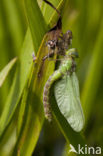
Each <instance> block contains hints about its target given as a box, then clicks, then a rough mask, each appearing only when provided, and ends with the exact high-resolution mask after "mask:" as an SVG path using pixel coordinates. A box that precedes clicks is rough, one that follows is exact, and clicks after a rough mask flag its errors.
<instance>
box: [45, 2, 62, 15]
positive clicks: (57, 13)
mask: <svg viewBox="0 0 103 156" xmlns="http://www.w3.org/2000/svg"><path fill="white" fill-rule="evenodd" d="M43 1H44V2H45V3H47V4H48V5H50V6H51V7H52V8H53V9H54V10H55V11H56V12H57V14H58V15H59V16H60V17H61V14H60V12H59V11H58V10H57V9H56V7H55V6H54V5H53V4H52V3H50V2H49V1H47V0H43Z"/></svg>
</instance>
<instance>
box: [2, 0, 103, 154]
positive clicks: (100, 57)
mask: <svg viewBox="0 0 103 156" xmlns="http://www.w3.org/2000/svg"><path fill="white" fill-rule="evenodd" d="M38 2H39V5H40V6H41V2H42V0H38ZM51 2H53V1H52V0H51ZM58 2H59V1H58ZM57 4H58V3H57ZM54 5H55V6H56V2H54ZM28 7H29V6H28ZM25 14H26V13H25V7H24V1H23V0H9V1H8V0H1V1H0V71H1V70H2V69H3V67H4V66H5V65H6V64H7V63H8V62H9V61H10V60H11V59H12V58H14V57H15V56H17V57H19V55H20V49H21V46H22V44H23V40H24V37H25V34H26V30H27V28H28V22H27V18H26V15H25ZM48 18H49V16H48ZM46 20H48V19H46ZM62 22H63V32H66V31H67V30H72V32H73V43H72V47H74V48H77V49H78V52H79V56H80V58H79V59H78V65H77V75H78V79H79V83H80V93H81V101H82V105H83V110H84V114H85V118H86V124H85V128H84V131H83V133H84V136H85V138H86V143H87V144H89V145H90V146H93V147H97V146H100V147H101V148H102V149H103V82H102V80H103V1H102V0H98V1H97V0H86V1H83V0H67V1H66V2H65V4H64V6H63V10H62ZM34 28H35V26H34ZM15 69H16V66H14V67H13V70H12V71H11V72H10V74H9V76H8V77H7V79H6V81H5V83H4V84H3V86H2V87H1V88H0V115H1V114H2V110H3V108H4V107H5V101H6V98H7V96H8V93H9V90H10V87H11V84H12V80H13V76H14V72H15ZM17 116H18V112H17V111H16V113H15V116H14V117H13V121H12V122H11V126H9V127H8V129H7V131H8V132H6V133H5V136H4V137H3V138H2V139H1V142H0V155H1V156H3V155H4V156H6V155H9V152H10V151H11V150H12V149H13V147H14V145H15V142H16V124H17V123H16V120H17ZM12 127H14V128H13V129H12ZM64 151H65V139H64V137H63V135H62V134H61V132H60V130H59V128H58V127H57V125H56V123H55V122H54V123H53V125H52V129H51V126H50V125H49V124H48V123H47V122H45V124H44V125H43V129H42V132H41V135H40V138H39V141H38V143H37V146H36V149H35V150H34V154H33V155H34V156H60V155H61V156H62V155H72V154H68V153H64ZM102 155H103V151H102Z"/></svg>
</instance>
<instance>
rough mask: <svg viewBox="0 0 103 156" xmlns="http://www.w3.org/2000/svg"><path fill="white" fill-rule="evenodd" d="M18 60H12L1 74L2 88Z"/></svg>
mask: <svg viewBox="0 0 103 156" xmlns="http://www.w3.org/2000/svg"><path fill="white" fill-rule="evenodd" d="M16 60H17V58H14V59H12V60H11V61H10V62H9V63H8V64H7V65H6V66H5V67H4V68H3V69H2V71H1V72H0V87H1V86H2V84H3V83H4V81H5V79H6V77H7V75H8V73H9V72H10V70H11V69H12V67H13V65H14V64H15V62H16Z"/></svg>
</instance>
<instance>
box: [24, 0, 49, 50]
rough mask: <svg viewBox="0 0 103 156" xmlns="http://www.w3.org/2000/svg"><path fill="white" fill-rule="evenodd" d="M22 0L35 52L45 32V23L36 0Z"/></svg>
mask: <svg viewBox="0 0 103 156" xmlns="http://www.w3.org/2000/svg"><path fill="white" fill-rule="evenodd" d="M24 2H25V8H26V14H27V17H28V22H29V27H30V31H31V35H32V40H33V45H34V49H35V53H37V51H38V48H39V46H40V43H41V41H42V39H43V36H44V34H45V33H46V32H47V25H46V23H45V20H44V18H43V15H42V14H41V11H40V8H39V6H38V4H37V0H35V1H32V0H25V1H24Z"/></svg>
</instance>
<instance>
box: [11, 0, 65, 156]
mask: <svg viewBox="0 0 103 156" xmlns="http://www.w3.org/2000/svg"><path fill="white" fill-rule="evenodd" d="M58 3H59V1H58ZM61 5H62V3H61ZM61 5H60V7H62V6H61ZM47 7H48V5H47ZM55 15H57V13H56V14H55ZM55 15H54V16H55ZM56 22H57V21H55V23H56ZM38 28H39V27H38ZM49 39H50V36H49V33H47V34H46V35H45V36H44V38H43V40H42V43H41V46H40V48H39V51H38V53H37V61H36V64H35V66H34V72H33V73H31V75H30V77H32V81H31V84H30V87H29V95H28V97H27V102H26V103H25V100H26V97H25V95H24V96H23V97H24V102H23V101H22V102H23V103H22V105H23V106H21V109H22V110H23V114H22V110H20V112H21V113H20V116H21V117H20V118H19V121H20V122H21V124H22V123H23V125H22V126H21V124H18V125H19V127H18V128H19V132H20V134H19V137H18V141H17V144H16V146H15V149H14V153H13V154H15V153H18V155H27V156H28V155H31V153H32V152H33V150H34V148H35V146H36V143H37V140H38V138H39V135H40V132H41V128H42V125H43V121H44V113H43V104H42V100H43V99H42V97H43V89H44V85H45V83H46V81H47V79H48V77H49V75H51V74H52V73H53V71H54V67H55V62H54V61H48V60H46V61H45V63H44V64H42V58H43V57H44V56H45V55H47V54H48V47H46V46H45V44H46V41H47V40H49ZM40 70H41V76H39V77H38V72H39V71H40ZM30 79H31V78H30ZM24 94H25V93H24ZM24 107H25V108H24ZM24 109H25V110H24ZM22 117H23V119H21V118H22ZM23 120H24V121H23ZM20 127H21V128H20ZM20 129H21V130H20Z"/></svg>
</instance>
